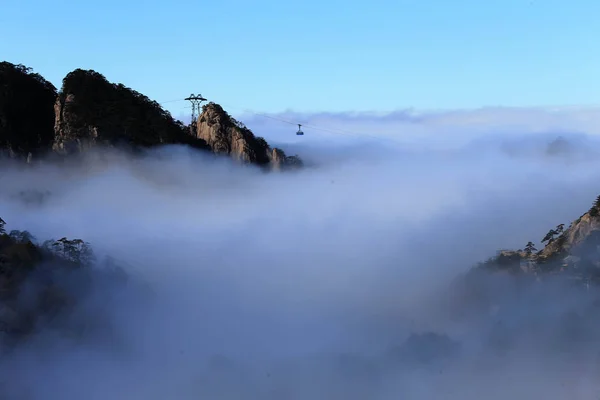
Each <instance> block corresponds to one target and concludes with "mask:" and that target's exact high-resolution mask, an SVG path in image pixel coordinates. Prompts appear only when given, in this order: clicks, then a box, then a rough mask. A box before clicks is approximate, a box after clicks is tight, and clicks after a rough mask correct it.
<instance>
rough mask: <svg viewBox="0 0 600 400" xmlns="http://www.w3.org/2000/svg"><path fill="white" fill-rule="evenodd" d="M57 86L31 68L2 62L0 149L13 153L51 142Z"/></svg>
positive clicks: (25, 152)
mask: <svg viewBox="0 0 600 400" xmlns="http://www.w3.org/2000/svg"><path fill="white" fill-rule="evenodd" d="M56 95H57V93H56V88H55V87H54V86H53V85H52V84H51V83H50V82H48V81H46V80H45V79H44V78H43V77H42V76H41V75H39V74H36V73H33V72H32V70H31V68H27V67H25V66H23V65H14V64H11V63H8V62H0V149H2V150H3V151H4V152H6V153H7V155H8V156H10V157H27V156H28V155H29V154H30V153H31V154H32V155H37V154H39V153H40V152H44V151H45V150H46V149H48V148H49V147H51V146H52V142H53V140H54V110H53V105H54V101H55V100H56Z"/></svg>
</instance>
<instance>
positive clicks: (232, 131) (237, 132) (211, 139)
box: [196, 103, 302, 170]
mask: <svg viewBox="0 0 600 400" xmlns="http://www.w3.org/2000/svg"><path fill="white" fill-rule="evenodd" d="M196 136H197V137H198V138H199V139H202V140H204V141H205V142H206V143H207V144H208V145H209V146H210V148H211V149H212V151H213V152H214V153H216V154H223V155H227V156H230V157H231V158H233V159H235V160H237V161H238V162H242V163H248V164H250V163H251V164H258V165H262V166H269V167H270V168H272V169H275V170H280V169H287V168H291V167H299V166H301V165H302V162H301V160H300V159H299V158H298V157H297V156H292V157H288V156H287V155H286V154H285V152H284V151H283V150H281V149H278V148H271V147H270V146H269V144H268V143H267V142H266V140H265V139H263V138H261V137H256V136H254V134H253V133H252V131H250V129H248V128H247V127H246V126H244V124H243V123H241V122H239V121H237V120H235V119H234V118H233V117H232V116H230V115H229V114H228V113H227V112H225V110H223V108H222V107H221V106H220V105H218V104H215V103H209V104H207V105H205V106H204V107H203V108H202V113H201V114H200V116H199V117H198V120H197V123H196Z"/></svg>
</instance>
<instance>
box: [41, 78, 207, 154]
mask: <svg viewBox="0 0 600 400" xmlns="http://www.w3.org/2000/svg"><path fill="white" fill-rule="evenodd" d="M54 113H55V123H54V143H53V146H52V148H53V150H54V151H56V152H59V153H63V154H68V153H73V152H79V151H82V150H85V149H86V148H89V147H90V146H94V145H97V144H102V145H117V144H120V145H132V146H141V147H149V146H156V145H161V144H188V145H190V146H193V147H196V148H202V149H207V148H208V146H207V145H206V143H205V142H204V141H202V140H200V139H195V138H193V137H191V136H190V135H189V134H188V133H187V130H186V128H185V126H184V125H183V124H182V123H180V122H179V121H176V120H174V119H173V117H171V115H170V114H169V113H168V112H166V111H165V110H163V109H162V108H161V107H160V105H159V104H158V103H156V102H154V101H151V100H150V99H149V98H147V97H146V96H144V95H142V94H140V93H138V92H136V91H134V90H132V89H130V88H127V87H126V86H124V85H121V84H113V83H110V82H108V81H107V80H106V78H105V77H104V76H102V75H101V74H99V73H97V72H95V71H85V70H81V69H77V70H75V71H73V72H71V73H69V74H68V75H67V76H66V77H65V79H64V80H63V86H62V89H61V91H60V93H59V95H58V97H57V98H56V102H55V104H54Z"/></svg>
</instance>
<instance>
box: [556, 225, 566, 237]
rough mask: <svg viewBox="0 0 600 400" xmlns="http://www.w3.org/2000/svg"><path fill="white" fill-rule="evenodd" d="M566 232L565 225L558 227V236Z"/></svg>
mask: <svg viewBox="0 0 600 400" xmlns="http://www.w3.org/2000/svg"><path fill="white" fill-rule="evenodd" d="M564 230H565V224H559V225H558V226H557V227H556V233H557V234H558V235H560V234H561V233H563V232H564Z"/></svg>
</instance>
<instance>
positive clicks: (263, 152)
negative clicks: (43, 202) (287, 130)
mask: <svg viewBox="0 0 600 400" xmlns="http://www.w3.org/2000/svg"><path fill="white" fill-rule="evenodd" d="M196 125H197V130H196V132H192V133H190V132H191V129H190V127H189V126H185V125H184V124H183V123H182V122H181V121H178V120H175V119H174V118H173V117H172V116H171V114H170V113H169V112H168V111H166V110H164V109H163V108H162V107H161V106H160V104H158V103H157V102H156V101H152V100H150V99H149V98H148V97H146V96H144V95H143V94H141V93H138V92H136V91H135V90H133V89H130V88H128V87H126V86H124V85H123V84H114V83H110V82H108V80H107V79H106V78H105V77H104V76H103V75H101V74H100V73H98V72H96V71H92V70H82V69H76V70H75V71H72V72H70V73H69V74H67V76H66V77H65V78H64V79H63V84H62V88H61V90H60V91H57V89H56V88H55V87H54V86H53V85H52V84H51V83H50V82H48V81H47V80H45V79H44V78H43V77H42V76H41V75H39V74H37V73H33V72H32V70H31V68H28V67H26V66H23V65H15V64H11V63H9V62H6V61H5V62H0V150H1V151H2V153H3V154H4V155H5V156H9V157H11V158H20V159H25V160H28V161H30V160H31V159H32V158H36V157H41V156H44V155H46V154H59V155H61V156H66V155H70V154H77V153H81V152H84V151H85V150H87V149H90V148H93V147H98V146H109V147H115V146H119V147H124V148H129V149H138V148H148V147H155V146H161V145H169V144H178V145H187V146H190V147H192V148H195V149H199V150H204V151H210V152H213V153H215V154H219V155H227V156H230V157H231V158H233V159H235V160H237V161H239V162H241V163H244V164H254V165H258V166H261V167H265V168H267V169H270V170H280V169H288V168H296V167H300V166H301V165H302V161H301V160H300V159H299V158H298V157H297V156H291V157H290V156H287V155H286V154H285V153H284V151H283V150H281V149H278V148H271V147H270V146H269V144H268V143H267V142H266V141H265V140H264V139H263V138H261V137H256V136H254V134H253V133H252V132H251V131H250V130H249V129H248V128H246V127H245V126H244V125H243V124H242V123H240V122H238V121H236V120H235V119H234V118H232V117H231V116H230V115H229V114H227V113H226V112H225V111H224V110H223V109H222V108H221V107H220V106H219V105H217V104H214V103H209V104H208V105H205V106H204V107H203V111H202V113H201V114H200V116H199V117H198V121H197V124H196Z"/></svg>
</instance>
